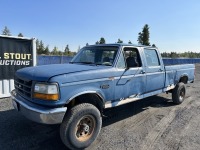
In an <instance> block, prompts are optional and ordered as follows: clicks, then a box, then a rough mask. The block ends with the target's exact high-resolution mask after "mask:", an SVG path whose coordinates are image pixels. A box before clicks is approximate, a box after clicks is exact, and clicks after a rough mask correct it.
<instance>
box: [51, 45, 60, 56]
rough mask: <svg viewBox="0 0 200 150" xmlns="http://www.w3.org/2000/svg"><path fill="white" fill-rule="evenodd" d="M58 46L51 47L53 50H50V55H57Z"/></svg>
mask: <svg viewBox="0 0 200 150" xmlns="http://www.w3.org/2000/svg"><path fill="white" fill-rule="evenodd" d="M58 53H59V52H58V48H57V47H56V46H54V48H53V50H52V52H51V54H52V55H58Z"/></svg>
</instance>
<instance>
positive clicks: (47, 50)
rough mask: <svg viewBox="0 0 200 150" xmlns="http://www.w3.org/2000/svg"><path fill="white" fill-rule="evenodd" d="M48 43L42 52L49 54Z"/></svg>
mask: <svg viewBox="0 0 200 150" xmlns="http://www.w3.org/2000/svg"><path fill="white" fill-rule="evenodd" d="M49 53H50V52H49V45H47V46H46V47H45V49H44V54H46V55H49Z"/></svg>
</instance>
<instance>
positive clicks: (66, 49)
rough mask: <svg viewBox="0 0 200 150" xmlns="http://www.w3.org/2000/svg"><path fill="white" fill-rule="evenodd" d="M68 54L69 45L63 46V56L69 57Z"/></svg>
mask: <svg viewBox="0 0 200 150" xmlns="http://www.w3.org/2000/svg"><path fill="white" fill-rule="evenodd" d="M69 53H70V50H69V45H66V46H65V50H64V54H65V55H69Z"/></svg>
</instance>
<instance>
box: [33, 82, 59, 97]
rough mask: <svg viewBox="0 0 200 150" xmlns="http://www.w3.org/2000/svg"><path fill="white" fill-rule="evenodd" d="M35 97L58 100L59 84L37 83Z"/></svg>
mask: <svg viewBox="0 0 200 150" xmlns="http://www.w3.org/2000/svg"><path fill="white" fill-rule="evenodd" d="M33 97H34V98H38V99H44V100H58V98H59V92H58V86H57V84H47V83H36V84H35V87H34V94H33Z"/></svg>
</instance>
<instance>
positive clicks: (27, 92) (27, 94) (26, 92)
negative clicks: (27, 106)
mask: <svg viewBox="0 0 200 150" xmlns="http://www.w3.org/2000/svg"><path fill="white" fill-rule="evenodd" d="M14 83H15V89H16V92H17V93H19V94H20V95H21V96H23V97H24V98H29V99H30V98H31V93H32V92H31V87H32V81H25V80H22V79H19V78H17V77H15V81H14Z"/></svg>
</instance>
